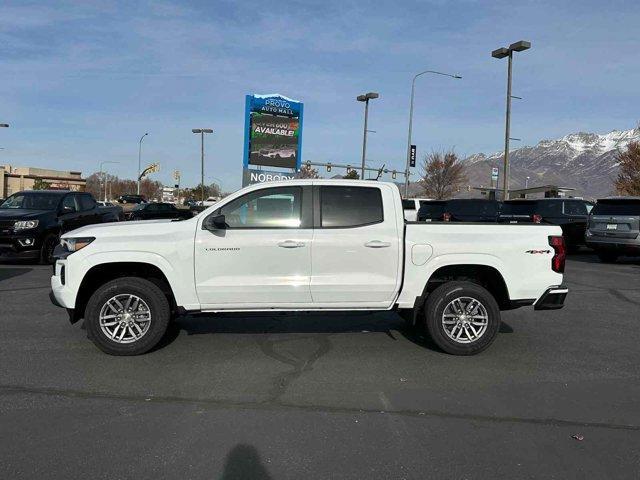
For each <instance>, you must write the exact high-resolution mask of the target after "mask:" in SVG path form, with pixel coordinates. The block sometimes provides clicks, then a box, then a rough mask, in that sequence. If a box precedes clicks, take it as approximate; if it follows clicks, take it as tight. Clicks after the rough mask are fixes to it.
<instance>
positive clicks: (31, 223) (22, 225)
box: [13, 220, 38, 232]
mask: <svg viewBox="0 0 640 480" xmlns="http://www.w3.org/2000/svg"><path fill="white" fill-rule="evenodd" d="M37 226H38V220H19V221H17V222H15V223H14V224H13V229H14V230H15V231H16V232H18V231H20V230H29V229H31V228H36V227H37Z"/></svg>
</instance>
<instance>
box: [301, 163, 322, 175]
mask: <svg viewBox="0 0 640 480" xmlns="http://www.w3.org/2000/svg"><path fill="white" fill-rule="evenodd" d="M298 178H320V175H319V174H318V169H316V168H313V167H312V166H311V165H308V164H306V163H305V164H304V165H302V167H301V168H300V171H299V172H298Z"/></svg>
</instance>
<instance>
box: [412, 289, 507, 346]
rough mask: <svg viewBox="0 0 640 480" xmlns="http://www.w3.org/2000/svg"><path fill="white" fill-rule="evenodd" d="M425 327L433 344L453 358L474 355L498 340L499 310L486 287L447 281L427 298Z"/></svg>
mask: <svg viewBox="0 0 640 480" xmlns="http://www.w3.org/2000/svg"><path fill="white" fill-rule="evenodd" d="M424 313H425V325H426V329H427V332H428V333H429V335H430V336H431V338H432V339H433V341H434V342H435V343H436V344H437V345H438V346H439V347H440V348H441V349H442V350H444V351H445V352H447V353H450V354H453V355H474V354H476V353H479V352H481V351H482V350H484V349H485V348H487V347H488V346H489V345H491V342H493V340H495V338H496V335H497V334H498V329H499V328H500V309H499V308H498V304H497V302H496V300H495V298H493V295H491V293H489V292H488V291H487V290H486V289H485V288H483V287H481V286H480V285H477V284H475V283H471V282H456V281H454V282H447V283H445V284H443V285H441V286H439V287H438V288H436V289H435V290H434V291H433V292H431V293H430V294H429V296H428V297H427V302H426V305H425V311H424Z"/></svg>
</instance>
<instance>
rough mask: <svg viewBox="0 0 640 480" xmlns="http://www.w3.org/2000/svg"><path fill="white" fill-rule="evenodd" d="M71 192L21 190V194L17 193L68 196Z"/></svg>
mask: <svg viewBox="0 0 640 480" xmlns="http://www.w3.org/2000/svg"><path fill="white" fill-rule="evenodd" d="M70 191H71V190H20V191H19V192H16V193H21V194H23V195H24V194H32V193H47V194H49V195H51V194H57V195H66V194H67V193H69V192H70ZM78 193H85V192H78Z"/></svg>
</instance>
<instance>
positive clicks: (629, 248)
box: [585, 197, 640, 262]
mask: <svg viewBox="0 0 640 480" xmlns="http://www.w3.org/2000/svg"><path fill="white" fill-rule="evenodd" d="M585 240H586V243H587V245H588V246H589V247H591V248H593V249H594V250H595V251H596V253H597V254H598V256H599V257H600V260H602V261H603V262H615V261H616V259H617V258H618V257H619V256H620V255H640V197H616V198H603V199H600V200H598V203H596V206H595V207H593V210H591V214H590V216H589V229H588V230H587V233H586V238H585Z"/></svg>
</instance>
